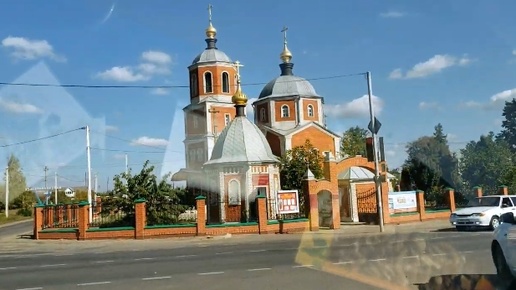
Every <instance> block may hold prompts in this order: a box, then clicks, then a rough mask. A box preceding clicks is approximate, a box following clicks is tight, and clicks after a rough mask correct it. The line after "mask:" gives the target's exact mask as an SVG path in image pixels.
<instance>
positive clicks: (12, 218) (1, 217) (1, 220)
mask: <svg viewBox="0 0 516 290" xmlns="http://www.w3.org/2000/svg"><path fill="white" fill-rule="evenodd" d="M16 211H17V210H9V217H8V218H6V217H5V213H4V212H1V213H0V225H3V224H8V223H12V222H16V221H22V220H29V219H31V218H32V217H30V216H29V217H28V216H21V215H17V214H16Z"/></svg>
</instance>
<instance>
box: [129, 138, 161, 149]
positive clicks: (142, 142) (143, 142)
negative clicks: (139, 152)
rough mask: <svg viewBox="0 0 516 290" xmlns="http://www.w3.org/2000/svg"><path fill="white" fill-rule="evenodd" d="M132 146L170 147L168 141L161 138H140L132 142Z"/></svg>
mask: <svg viewBox="0 0 516 290" xmlns="http://www.w3.org/2000/svg"><path fill="white" fill-rule="evenodd" d="M131 145H132V146H152V147H165V146H167V145H168V141H167V140H165V139H160V138H151V137H147V136H143V137H140V138H138V139H134V140H132V141H131Z"/></svg>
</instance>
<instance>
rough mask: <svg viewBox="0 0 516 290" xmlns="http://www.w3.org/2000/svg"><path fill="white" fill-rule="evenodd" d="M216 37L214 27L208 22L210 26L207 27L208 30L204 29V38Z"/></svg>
mask: <svg viewBox="0 0 516 290" xmlns="http://www.w3.org/2000/svg"><path fill="white" fill-rule="evenodd" d="M216 35H217V29H215V27H213V24H211V22H210V25H209V26H208V28H206V36H207V37H208V38H215V36H216Z"/></svg>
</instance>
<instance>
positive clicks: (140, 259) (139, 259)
mask: <svg viewBox="0 0 516 290" xmlns="http://www.w3.org/2000/svg"><path fill="white" fill-rule="evenodd" d="M154 259H156V258H136V259H134V260H135V261H148V260H154Z"/></svg>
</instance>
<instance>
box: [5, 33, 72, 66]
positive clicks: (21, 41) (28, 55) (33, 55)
mask: <svg viewBox="0 0 516 290" xmlns="http://www.w3.org/2000/svg"><path fill="white" fill-rule="evenodd" d="M2 46H3V47H4V48H6V49H8V50H10V52H11V55H12V56H13V57H14V58H16V59H22V60H34V59H39V58H49V59H52V60H55V61H63V62H64V61H66V58H65V57H63V56H61V55H57V54H56V53H55V52H54V48H53V47H52V45H51V44H50V43H49V42H48V41H46V40H36V39H28V38H24V37H15V36H8V37H6V38H4V39H3V40H2Z"/></svg>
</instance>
